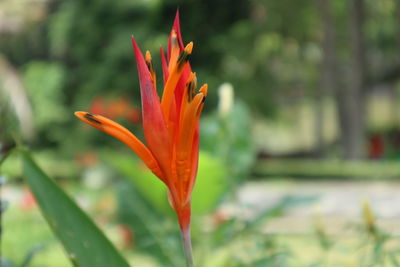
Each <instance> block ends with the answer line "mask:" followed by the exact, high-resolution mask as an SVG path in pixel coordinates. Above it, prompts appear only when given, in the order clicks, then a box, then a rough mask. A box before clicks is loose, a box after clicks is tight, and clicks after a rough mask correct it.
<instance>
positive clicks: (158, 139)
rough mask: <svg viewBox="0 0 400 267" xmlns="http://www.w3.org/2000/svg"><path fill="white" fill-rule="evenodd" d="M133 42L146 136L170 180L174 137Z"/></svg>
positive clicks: (142, 60) (147, 70) (133, 41)
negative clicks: (170, 133) (169, 130)
mask: <svg viewBox="0 0 400 267" xmlns="http://www.w3.org/2000/svg"><path fill="white" fill-rule="evenodd" d="M132 44H133V47H134V52H135V57H136V64H137V69H138V73H139V83H140V95H141V99H142V117H143V130H144V137H145V139H146V144H147V146H148V147H149V149H150V151H151V152H152V154H153V155H154V157H155V158H156V160H157V162H158V164H159V166H160V168H161V170H162V172H163V173H164V177H165V178H166V180H169V179H171V178H170V176H171V175H170V174H169V173H170V167H171V155H172V142H171V139H172V138H171V137H170V135H169V132H168V129H167V124H166V122H165V121H166V119H165V117H164V116H163V111H162V110H161V104H160V99H159V97H158V95H157V91H156V88H155V87H154V83H153V80H152V77H151V73H150V71H149V69H148V67H147V65H146V61H145V60H144V57H143V54H142V52H141V51H140V49H139V47H138V45H137V44H136V41H135V39H134V37H133V36H132ZM169 184H170V183H169Z"/></svg>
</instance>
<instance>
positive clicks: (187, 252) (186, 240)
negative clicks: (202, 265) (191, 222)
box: [181, 226, 194, 267]
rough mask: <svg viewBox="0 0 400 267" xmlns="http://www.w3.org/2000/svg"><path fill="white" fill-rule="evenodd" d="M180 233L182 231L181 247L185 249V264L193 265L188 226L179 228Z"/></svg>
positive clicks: (189, 266) (188, 266) (190, 266)
mask: <svg viewBox="0 0 400 267" xmlns="http://www.w3.org/2000/svg"><path fill="white" fill-rule="evenodd" d="M181 233H182V241H183V249H184V251H185V258H186V266H187V267H194V262H193V250H192V241H191V239H190V226H189V227H186V228H184V229H181Z"/></svg>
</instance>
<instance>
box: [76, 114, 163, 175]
mask: <svg viewBox="0 0 400 267" xmlns="http://www.w3.org/2000/svg"><path fill="white" fill-rule="evenodd" d="M75 116H76V117H78V118H79V119H81V120H82V121H83V122H85V123H87V124H89V125H90V126H93V127H94V128H96V129H99V130H101V131H103V132H105V133H107V134H109V135H111V136H113V137H115V138H117V139H119V140H120V141H122V142H124V143H125V144H126V145H127V146H129V147H130V148H131V149H132V150H133V151H134V152H135V153H136V154H137V155H138V156H139V158H140V159H142V160H143V162H144V163H145V164H146V166H147V167H148V168H149V169H150V170H151V171H152V172H153V173H154V174H155V175H156V176H157V177H159V178H160V179H161V180H162V181H164V182H165V178H164V175H163V173H162V172H161V170H160V167H159V165H158V163H157V161H156V159H155V158H154V156H153V154H152V153H151V151H150V150H149V149H148V148H147V147H146V146H145V145H144V144H143V143H142V142H141V141H140V140H139V139H138V138H137V137H136V136H135V135H134V134H133V133H131V132H130V131H129V130H128V129H126V128H125V127H123V126H122V125H120V124H118V123H116V122H115V121H112V120H110V119H107V118H106V117H103V116H100V115H95V114H91V113H89V112H84V111H77V112H75Z"/></svg>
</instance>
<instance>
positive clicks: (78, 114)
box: [74, 111, 87, 119]
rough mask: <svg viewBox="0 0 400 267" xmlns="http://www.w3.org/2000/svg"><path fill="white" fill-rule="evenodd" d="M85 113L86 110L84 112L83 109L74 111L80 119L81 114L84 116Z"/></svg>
mask: <svg viewBox="0 0 400 267" xmlns="http://www.w3.org/2000/svg"><path fill="white" fill-rule="evenodd" d="M86 113H87V112H84V111H75V112H74V115H75V116H76V117H78V118H80V119H81V118H83V116H85V114H86Z"/></svg>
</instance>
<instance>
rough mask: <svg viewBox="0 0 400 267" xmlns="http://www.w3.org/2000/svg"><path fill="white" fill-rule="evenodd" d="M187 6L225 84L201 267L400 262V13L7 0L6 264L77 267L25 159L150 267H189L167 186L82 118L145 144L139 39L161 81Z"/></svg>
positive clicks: (373, 8)
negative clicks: (119, 127) (82, 115)
mask: <svg viewBox="0 0 400 267" xmlns="http://www.w3.org/2000/svg"><path fill="white" fill-rule="evenodd" d="M177 9H179V12H180V14H181V28H182V35H183V40H184V42H185V43H188V42H189V41H193V42H194V51H193V54H192V55H191V58H190V60H191V66H192V68H193V70H194V71H196V73H197V77H198V81H199V83H200V84H203V83H208V85H209V94H208V96H207V100H206V105H205V107H204V113H203V115H202V120H201V144H200V148H201V152H200V165H199V175H198V178H197V185H196V187H195V191H194V195H193V213H194V215H193V231H192V235H193V246H194V254H195V261H196V262H197V264H198V266H400V237H399V235H400V194H399V192H400V181H399V179H400V26H399V25H400V1H398V0H379V1H374V0H338V1H333V0H297V1H289V0H279V1H278V0H252V1H245V0H240V1H227V0H217V1H215V0H202V1H198V0H189V1H166V0H136V1H133V0H131V1H128V0H115V1H108V0H69V1H62V0H2V1H0V153H1V154H0V156H1V166H0V168H1V169H0V173H1V264H2V266H3V264H4V266H28V265H29V266H72V265H71V264H70V263H69V261H68V257H67V255H66V254H65V253H64V252H63V250H62V247H61V245H60V244H59V242H58V241H57V239H56V238H55V237H54V236H53V234H52V232H51V230H50V228H49V227H48V225H47V224H46V221H45V220H44V218H43V217H42V215H41V214H40V211H39V209H38V207H37V205H36V203H35V200H34V198H33V196H32V194H31V193H30V191H29V189H28V187H27V185H26V183H25V181H24V178H25V177H24V176H25V174H24V173H23V171H22V163H21V156H20V155H19V153H18V152H15V151H16V150H15V147H20V146H24V147H26V148H27V149H28V150H29V151H31V153H32V155H33V157H34V158H35V159H36V161H37V162H38V164H39V166H40V167H41V168H42V169H43V170H44V171H45V172H46V173H47V174H48V175H49V176H50V177H52V178H54V179H55V180H56V182H57V184H59V185H60V186H62V188H63V189H64V190H65V191H66V192H67V193H68V194H69V195H70V196H72V197H73V198H74V199H75V200H76V201H77V203H78V204H79V206H80V207H81V208H82V209H83V210H85V211H86V212H87V213H88V214H89V215H90V217H91V218H93V219H94V220H95V222H96V224H97V225H98V226H99V227H100V228H101V229H102V230H103V231H105V233H106V235H107V236H108V237H109V239H111V241H112V242H113V243H114V244H116V246H117V247H118V248H119V250H120V251H122V253H123V255H124V256H125V257H126V258H127V259H128V260H129V261H130V262H131V263H132V264H133V265H134V266H181V265H182V264H183V256H182V249H181V247H180V246H181V245H180V242H179V241H180V240H179V234H178V227H177V224H176V222H175V217H174V214H173V212H172V211H171V208H170V207H169V204H168V201H167V197H166V191H165V189H164V187H163V185H162V184H161V182H159V181H158V180H157V179H156V178H155V177H152V176H153V175H152V174H151V173H150V172H148V171H146V170H145V168H144V166H143V164H141V162H140V161H139V160H138V159H137V157H136V156H135V155H134V154H133V153H132V152H131V151H130V150H129V149H128V148H126V147H125V146H123V145H121V143H120V142H118V141H116V140H114V139H113V138H110V137H109V136H108V135H105V134H104V133H101V132H100V131H97V130H94V129H92V128H90V127H88V126H87V125H85V124H83V123H82V122H80V121H79V120H77V119H76V118H75V117H74V116H73V112H74V111H77V110H87V111H90V112H92V113H95V114H102V115H104V116H107V117H109V118H112V119H114V120H116V121H118V122H120V123H122V124H123V125H125V126H127V128H129V129H130V130H132V132H134V133H135V134H136V135H137V136H139V137H140V138H141V139H143V138H142V137H143V133H142V129H141V114H140V91H139V82H138V76H137V71H136V66H135V65H136V64H135V59H134V55H133V51H132V46H131V41H130V38H131V36H132V34H134V35H135V38H136V40H137V41H138V43H139V45H140V46H141V48H142V49H148V50H150V52H151V53H152V55H153V62H154V65H155V68H156V72H157V74H158V77H159V78H158V79H159V80H160V83H159V84H161V76H162V75H161V61H160V57H159V52H158V51H159V48H160V45H164V46H165V44H166V42H167V38H168V34H169V31H170V28H171V26H172V23H173V19H174V16H175V13H176V10H177ZM7 264H8V265H7Z"/></svg>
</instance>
